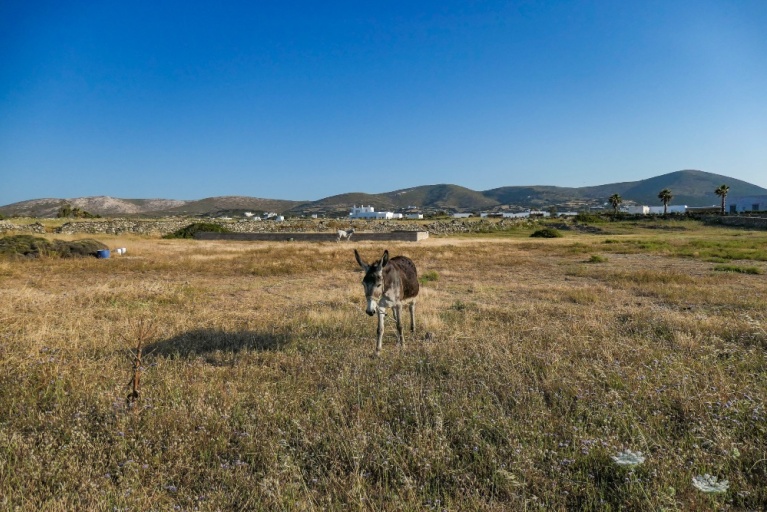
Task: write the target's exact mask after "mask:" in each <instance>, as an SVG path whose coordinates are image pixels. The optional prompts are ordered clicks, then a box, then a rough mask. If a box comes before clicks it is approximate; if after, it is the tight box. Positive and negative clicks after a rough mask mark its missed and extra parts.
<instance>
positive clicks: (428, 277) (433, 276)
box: [418, 270, 439, 284]
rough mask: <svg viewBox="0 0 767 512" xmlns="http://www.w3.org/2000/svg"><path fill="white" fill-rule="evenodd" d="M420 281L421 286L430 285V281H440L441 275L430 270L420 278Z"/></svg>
mask: <svg viewBox="0 0 767 512" xmlns="http://www.w3.org/2000/svg"><path fill="white" fill-rule="evenodd" d="M418 280H419V281H420V282H421V284H424V283H428V282H430V281H438V280H439V274H437V271H436V270H428V271H426V272H424V273H423V274H421V275H420V276H419V277H418Z"/></svg>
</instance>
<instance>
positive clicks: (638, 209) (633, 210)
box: [626, 205, 650, 215]
mask: <svg viewBox="0 0 767 512" xmlns="http://www.w3.org/2000/svg"><path fill="white" fill-rule="evenodd" d="M626 213H630V214H631V215H647V214H649V213H650V207H649V206H644V205H640V206H633V205H632V206H627V207H626Z"/></svg>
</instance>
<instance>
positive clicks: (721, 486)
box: [692, 473, 730, 493]
mask: <svg viewBox="0 0 767 512" xmlns="http://www.w3.org/2000/svg"><path fill="white" fill-rule="evenodd" d="M692 485H694V486H695V488H696V489H699V490H701V491H703V492H707V493H717V492H725V491H727V489H728V488H729V487H730V482H729V481H727V480H718V479H717V478H716V477H715V476H711V475H709V474H708V473H706V474H705V475H703V476H700V475H698V476H695V477H693V479H692Z"/></svg>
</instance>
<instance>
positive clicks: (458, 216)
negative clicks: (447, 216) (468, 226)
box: [453, 213, 471, 219]
mask: <svg viewBox="0 0 767 512" xmlns="http://www.w3.org/2000/svg"><path fill="white" fill-rule="evenodd" d="M469 217H471V214H470V213H454V214H453V218H454V219H468V218H469Z"/></svg>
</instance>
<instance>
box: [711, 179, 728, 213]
mask: <svg viewBox="0 0 767 512" xmlns="http://www.w3.org/2000/svg"><path fill="white" fill-rule="evenodd" d="M729 191H730V187H728V186H727V185H719V187H718V188H717V189H716V190H714V193H715V194H716V195H718V196H719V197H721V198H722V215H724V198H725V197H727V193H728V192H729Z"/></svg>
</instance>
